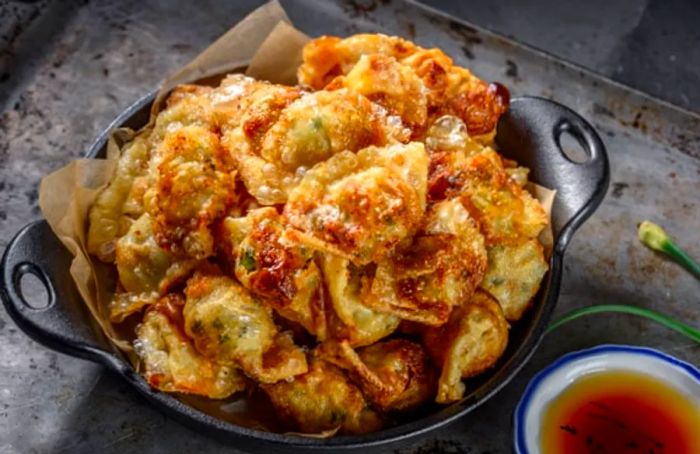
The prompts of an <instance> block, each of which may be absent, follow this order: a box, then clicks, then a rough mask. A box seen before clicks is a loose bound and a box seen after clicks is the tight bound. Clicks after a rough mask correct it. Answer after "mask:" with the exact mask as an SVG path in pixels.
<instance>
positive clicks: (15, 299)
mask: <svg viewBox="0 0 700 454" xmlns="http://www.w3.org/2000/svg"><path fill="white" fill-rule="evenodd" d="M72 260H73V256H72V255H71V254H70V253H69V252H68V250H66V248H65V247H64V246H63V244H62V243H61V242H60V241H59V239H58V238H56V236H55V235H54V233H53V231H52V230H51V228H50V227H49V225H48V224H47V223H46V221H37V222H34V223H32V224H29V225H27V226H26V227H24V228H23V229H22V230H20V231H19V232H18V233H17V235H15V237H14V238H13V239H12V241H10V244H9V245H8V246H7V249H6V250H5V254H4V255H3V258H2V262H1V263H0V273H1V279H2V280H1V281H0V297H2V300H3V303H4V304H5V308H6V309H7V312H8V313H9V314H10V316H11V317H12V319H13V320H14V321H15V323H17V325H18V326H19V327H20V328H21V329H22V330H23V331H24V332H25V333H27V334H28V335H29V336H30V337H31V338H32V339H34V340H35V341H37V342H39V343H40V344H42V345H44V346H46V347H48V348H51V349H53V350H56V351H59V352H62V353H66V354H68V355H71V356H78V357H81V358H85V359H89V360H92V361H95V362H99V363H102V364H104V365H106V366H108V367H109V368H111V369H113V370H116V371H123V369H124V367H125V363H124V361H123V360H121V359H120V358H118V357H117V356H116V355H115V354H114V353H112V352H110V351H109V347H107V345H108V344H107V343H106V341H104V340H102V342H101V341H100V339H99V337H98V334H96V330H92V329H91V327H92V326H93V322H92V319H91V317H90V314H89V313H88V311H87V308H86V307H85V305H84V304H81V302H82V298H81V296H80V293H79V292H78V289H77V288H76V286H75V283H74V282H73V278H72V277H71V275H70V267H71V262H72ZM27 274H32V275H34V277H35V278H37V280H38V282H39V283H40V284H41V285H43V286H44V290H45V291H46V295H47V297H48V302H47V304H43V305H39V304H37V303H38V302H37V301H30V300H29V299H30V298H29V297H28V295H27V298H25V295H23V292H22V279H23V278H24V277H25V276H26V275H27Z"/></svg>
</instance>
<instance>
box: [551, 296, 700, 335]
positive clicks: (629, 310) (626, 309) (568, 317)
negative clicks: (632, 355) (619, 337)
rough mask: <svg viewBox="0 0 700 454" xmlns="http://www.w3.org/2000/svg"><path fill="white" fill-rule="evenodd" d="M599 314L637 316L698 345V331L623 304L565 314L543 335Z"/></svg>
mask: <svg viewBox="0 0 700 454" xmlns="http://www.w3.org/2000/svg"><path fill="white" fill-rule="evenodd" d="M601 312H620V313H624V314H632V315H639V316H641V317H645V318H648V319H649V320H653V321H655V322H657V323H660V324H661V325H664V326H665V327H667V328H670V329H672V330H674V331H677V332H679V333H681V334H683V335H685V336H686V337H688V338H690V339H692V340H694V341H695V342H697V343H700V331H698V330H696V329H695V328H692V327H690V326H688V325H686V324H684V323H681V322H679V321H676V320H674V319H672V318H670V317H667V316H665V315H663V314H660V313H658V312H655V311H652V310H649V309H643V308H641V307H635V306H626V305H624V304H598V305H596V306H589V307H584V308H581V309H576V310H573V311H571V312H569V313H568V314H565V315H564V316H562V317H561V318H559V319H557V320H555V321H553V322H552V323H550V324H549V326H548V327H547V330H546V331H545V333H551V332H552V331H554V330H555V329H557V328H559V327H560V326H561V325H563V324H565V323H568V322H570V321H572V320H576V319H577V318H579V317H583V316H585V315H590V314H599V313H601Z"/></svg>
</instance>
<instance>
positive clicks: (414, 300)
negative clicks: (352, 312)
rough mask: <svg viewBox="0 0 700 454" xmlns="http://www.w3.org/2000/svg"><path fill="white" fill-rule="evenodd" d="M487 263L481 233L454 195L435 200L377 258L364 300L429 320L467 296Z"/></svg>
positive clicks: (437, 321)
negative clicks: (405, 237)
mask: <svg viewBox="0 0 700 454" xmlns="http://www.w3.org/2000/svg"><path fill="white" fill-rule="evenodd" d="M486 265H487V256H486V248H485V246H484V238H483V236H482V235H481V233H480V232H479V229H478V227H477V224H476V223H475V222H474V220H473V219H472V218H471V217H470V215H469V213H468V212H467V211H466V210H465V209H464V207H463V206H462V204H461V203H460V201H459V199H452V200H447V201H444V202H440V203H438V204H436V205H434V206H433V207H432V208H431V209H430V212H429V213H428V214H427V216H426V220H425V225H424V227H423V229H422V230H421V231H420V232H419V233H418V234H416V235H415V236H414V237H413V238H412V239H411V241H410V242H407V243H406V244H403V245H401V246H399V248H397V250H396V251H395V252H394V253H393V254H392V255H391V256H389V257H388V258H387V259H385V260H383V261H381V262H379V263H378V264H377V269H376V273H375V276H374V280H373V282H372V286H371V295H370V297H369V298H368V299H367V301H368V304H369V305H370V306H372V307H373V308H375V309H377V310H380V311H382V312H388V313H391V314H394V315H396V316H398V317H400V318H402V319H404V320H411V321H414V322H419V323H423V324H427V325H432V326H439V325H442V324H443V323H445V322H447V320H448V318H449V316H450V312H451V311H452V308H453V307H455V306H459V305H461V304H462V303H464V302H466V301H469V299H470V298H471V296H472V295H473V293H474V290H475V289H476V287H477V286H478V285H479V283H480V282H481V280H482V278H483V277H484V272H485V270H486Z"/></svg>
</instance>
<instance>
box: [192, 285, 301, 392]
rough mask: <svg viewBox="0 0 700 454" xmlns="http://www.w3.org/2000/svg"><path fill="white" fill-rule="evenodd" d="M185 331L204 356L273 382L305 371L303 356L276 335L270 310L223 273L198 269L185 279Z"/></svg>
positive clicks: (281, 334) (284, 338) (281, 335)
mask: <svg viewBox="0 0 700 454" xmlns="http://www.w3.org/2000/svg"><path fill="white" fill-rule="evenodd" d="M185 297H186V303H185V308H184V310H183V315H184V326H185V332H186V333H187V335H188V336H189V337H191V338H192V339H193V340H194V345H195V347H196V348H197V350H198V351H200V352H201V353H202V354H203V355H204V356H206V357H207V358H210V359H212V360H214V361H215V362H217V363H219V364H233V365H236V366H238V367H240V368H241V369H242V370H243V371H244V372H245V373H246V375H248V376H250V377H252V378H254V379H256V380H258V381H260V382H262V383H274V382H276V381H279V380H284V379H288V378H291V377H293V376H295V375H298V374H302V373H304V372H306V369H307V364H306V356H305V355H304V353H303V352H302V351H301V349H299V348H298V347H297V346H296V345H294V343H293V342H292V341H291V338H290V337H289V336H287V335H286V334H284V333H279V332H278V330H277V326H275V323H274V321H273V319H272V312H271V310H270V309H269V308H268V307H266V306H265V305H263V304H262V303H261V301H260V300H259V299H258V298H255V297H253V296H252V295H251V294H250V293H249V292H248V290H246V289H245V288H244V287H243V286H241V285H240V284H239V283H237V282H236V281H234V280H233V279H230V278H228V277H226V276H222V275H217V274H207V273H197V274H195V275H194V276H193V277H192V278H190V279H189V280H188V281H187V287H185Z"/></svg>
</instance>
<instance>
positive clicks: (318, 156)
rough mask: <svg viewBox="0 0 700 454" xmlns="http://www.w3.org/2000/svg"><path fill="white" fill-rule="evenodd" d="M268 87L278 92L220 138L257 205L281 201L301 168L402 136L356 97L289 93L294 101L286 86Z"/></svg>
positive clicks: (256, 104)
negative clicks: (233, 159)
mask: <svg viewBox="0 0 700 454" xmlns="http://www.w3.org/2000/svg"><path fill="white" fill-rule="evenodd" d="M270 87H271V88H270V89H269V90H270V91H272V90H273V88H274V90H276V91H277V92H278V93H274V92H273V93H270V94H269V96H267V97H264V98H262V99H261V100H259V101H257V102H254V103H253V104H251V105H250V106H249V108H248V111H247V112H246V114H245V115H244V117H243V122H242V126H241V128H240V129H237V130H232V131H230V132H229V133H227V134H226V135H225V137H224V145H225V147H226V148H227V149H229V150H230V151H231V153H232V155H233V156H235V157H236V159H237V160H238V162H239V165H240V172H241V177H242V179H243V181H244V182H245V184H246V187H247V188H248V191H249V192H250V193H251V194H252V195H253V196H254V197H255V198H256V199H257V200H258V202H260V203H261V204H263V205H272V204H279V203H284V202H285V201H286V200H287V195H288V193H289V191H291V190H292V189H293V188H294V186H296V185H297V184H298V183H299V180H300V178H301V177H302V176H303V173H304V172H305V171H306V169H308V168H309V167H311V166H313V165H314V164H316V163H318V162H321V161H324V160H326V159H328V158H329V157H331V156H332V155H334V154H335V153H338V152H340V151H345V150H349V151H357V150H359V149H361V148H364V147H367V146H369V145H384V144H386V143H388V142H390V141H394V140H400V139H404V140H405V139H406V138H407V137H408V136H407V135H406V134H407V133H406V132H405V131H404V130H403V127H402V126H401V125H400V121H399V125H398V126H396V125H393V124H391V123H390V122H389V120H388V119H387V117H386V115H385V114H384V113H383V112H382V111H381V110H380V109H379V107H378V106H376V105H374V104H373V103H372V102H370V101H369V100H368V99H367V98H365V97H363V96H361V95H359V94H356V93H351V92H348V91H346V90H336V91H319V92H315V93H305V94H303V95H302V96H300V97H299V96H298V94H297V93H296V92H293V94H295V95H296V97H295V96H290V95H289V93H287V91H288V90H292V89H291V88H288V87H282V86H272V85H271V86H270ZM278 98H281V99H282V100H278V101H277V102H276V103H273V102H272V101H271V100H275V99H278ZM273 113H274V115H273Z"/></svg>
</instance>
